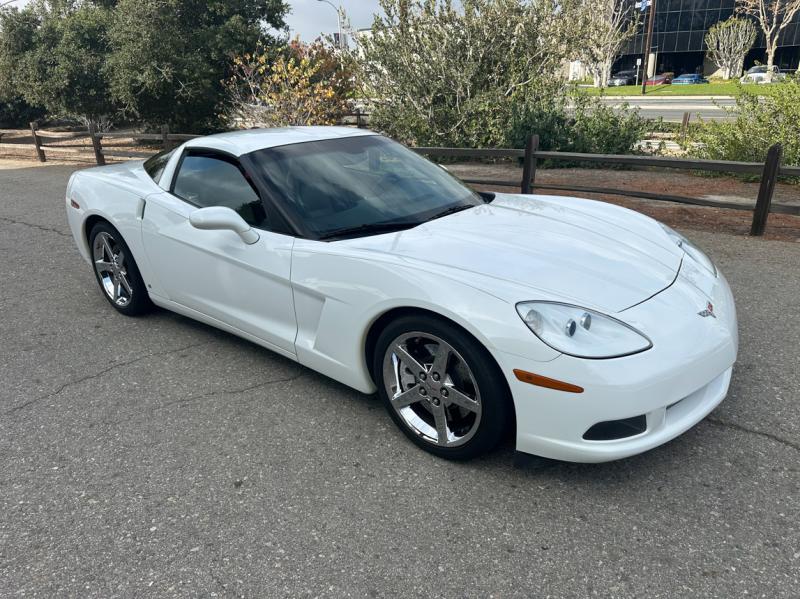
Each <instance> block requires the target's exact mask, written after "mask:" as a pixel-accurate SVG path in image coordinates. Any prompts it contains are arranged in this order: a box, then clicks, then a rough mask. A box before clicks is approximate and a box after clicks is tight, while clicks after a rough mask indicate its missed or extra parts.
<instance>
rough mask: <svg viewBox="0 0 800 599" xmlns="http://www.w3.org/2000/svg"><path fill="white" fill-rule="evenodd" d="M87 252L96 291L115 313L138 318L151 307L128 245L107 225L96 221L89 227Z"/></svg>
mask: <svg viewBox="0 0 800 599" xmlns="http://www.w3.org/2000/svg"><path fill="white" fill-rule="evenodd" d="M89 253H90V255H91V257H92V264H93V266H94V276H95V279H97V283H98V285H100V291H102V292H103V296H105V298H106V300H108V303H110V304H111V305H112V306H113V307H114V309H115V310H116V311H117V312H119V313H120V314H124V315H125V316H138V315H140V314H144V313H146V312H148V311H150V310H151V309H152V308H153V303H152V302H151V301H150V296H149V295H148V294H147V287H146V285H145V284H144V281H143V280H142V275H141V273H140V272H139V267H138V266H137V265H136V261H135V260H134V259H133V254H132V253H131V250H130V248H129V247H128V244H127V243H125V240H124V239H123V238H122V235H120V233H119V231H117V230H116V229H115V228H114V227H112V226H111V224H110V223H108V222H99V223H97V224H96V225H95V226H94V227H92V230H91V231H90V232H89Z"/></svg>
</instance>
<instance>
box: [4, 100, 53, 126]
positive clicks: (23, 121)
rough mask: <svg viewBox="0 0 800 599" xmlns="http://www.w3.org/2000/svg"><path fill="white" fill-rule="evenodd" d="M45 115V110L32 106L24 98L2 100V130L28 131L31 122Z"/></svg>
mask: <svg viewBox="0 0 800 599" xmlns="http://www.w3.org/2000/svg"><path fill="white" fill-rule="evenodd" d="M44 114H45V110H44V109H43V108H39V107H37V106H31V105H30V104H28V103H27V102H26V101H25V100H23V99H22V98H9V99H0V128H3V129H27V128H28V126H29V125H30V123H31V121H35V120H37V119H40V118H42V117H43V116H44Z"/></svg>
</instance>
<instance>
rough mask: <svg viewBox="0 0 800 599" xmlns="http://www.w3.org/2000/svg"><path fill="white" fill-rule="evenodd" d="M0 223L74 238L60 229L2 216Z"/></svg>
mask: <svg viewBox="0 0 800 599" xmlns="http://www.w3.org/2000/svg"><path fill="white" fill-rule="evenodd" d="M0 221H3V222H5V223H9V224H12V225H23V226H25V227H31V228H32V229H39V230H40V231H48V232H50V233H55V234H56V235H61V236H62V237H72V235H71V234H70V233H64V231H60V230H59V229H54V228H53V227H45V226H44V225H37V224H35V223H28V222H25V221H23V220H16V219H13V218H8V217H5V216H0Z"/></svg>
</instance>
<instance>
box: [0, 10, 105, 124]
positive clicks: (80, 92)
mask: <svg viewBox="0 0 800 599" xmlns="http://www.w3.org/2000/svg"><path fill="white" fill-rule="evenodd" d="M109 18H110V14H109V11H108V10H107V9H106V8H104V7H102V6H99V5H97V4H94V3H91V2H82V3H80V4H78V3H76V2H72V1H69V0H59V1H45V0H39V1H38V2H34V3H31V4H29V5H28V6H26V7H24V8H23V9H22V10H15V9H13V10H10V11H9V10H6V11H3V12H2V13H0V70H2V71H3V72H4V73H5V76H4V77H2V78H0V88H2V89H4V90H5V94H4V95H6V96H7V97H11V98H14V97H15V96H16V97H19V96H21V97H22V98H24V100H25V101H26V102H27V103H29V104H31V105H34V106H42V107H44V108H46V109H47V111H48V112H49V113H50V114H51V115H59V116H69V117H78V118H81V119H83V120H84V121H85V122H87V123H95V124H97V123H99V122H100V121H101V120H102V119H104V118H106V117H107V116H108V115H111V114H113V113H114V111H115V105H114V102H113V99H112V98H111V94H110V92H109V85H108V79H107V77H106V74H107V68H106V61H107V57H108V53H109V48H108V43H107V35H106V34H107V30H108V23H109Z"/></svg>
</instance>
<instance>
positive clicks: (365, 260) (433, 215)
mask: <svg viewBox="0 0 800 599" xmlns="http://www.w3.org/2000/svg"><path fill="white" fill-rule="evenodd" d="M66 205H67V215H68V219H69V225H70V227H71V229H72V233H73V235H74V238H75V242H76V243H77V246H78V249H79V250H80V253H81V255H82V256H83V257H84V258H85V259H86V261H87V262H88V263H89V264H90V265H91V267H92V268H93V270H94V273H95V276H96V278H97V281H98V283H99V286H100V289H101V291H102V293H103V294H104V296H105V297H106V299H107V300H108V301H109V303H110V304H111V306H113V308H114V309H116V310H117V311H118V312H120V313H122V314H126V315H138V314H142V313H144V312H146V311H147V310H148V309H150V308H151V306H152V305H153V304H155V305H157V306H160V307H162V308H166V309H168V310H173V311H175V312H178V313H180V314H184V315H186V316H189V317H191V318H195V319H197V320H200V321H202V322H205V323H208V324H211V325H213V326H215V327H219V328H221V329H223V330H226V331H229V332H231V333H233V334H236V335H239V336H241V337H244V338H245V339H249V340H250V341H252V342H253V343H256V344H258V345H261V346H263V347H266V348H269V349H271V350H273V351H275V352H277V353H279V354H281V355H283V356H286V357H288V358H291V359H293V360H296V361H298V362H300V363H301V364H303V365H305V366H307V367H309V368H311V369H313V370H316V371H318V372H321V373H323V374H325V375H327V376H329V377H331V378H333V379H336V380H337V381H340V382H342V383H344V384H346V385H349V386H351V387H353V388H355V389H358V390H359V391H362V392H364V393H374V392H375V391H377V392H378V393H379V395H380V397H381V398H382V400H383V402H384V404H385V405H386V408H387V410H388V412H389V414H390V415H391V417H392V418H393V420H394V421H395V423H396V424H397V425H398V426H399V428H400V429H401V430H402V431H403V432H404V433H405V434H406V435H407V436H408V437H409V438H410V439H411V440H412V441H413V442H415V443H416V444H417V445H419V446H420V447H422V448H423V449H426V450H427V451H430V452H431V453H434V454H436V455H438V456H442V457H447V458H455V459H465V458H471V457H474V456H476V455H479V454H481V453H484V452H486V451H488V450H490V449H491V448H492V447H494V446H495V445H496V444H497V443H498V442H499V441H500V440H501V439H503V438H504V436H506V435H514V437H515V441H516V448H517V449H518V450H520V451H523V452H528V453H532V454H537V455H540V456H546V457H550V458H557V459H561V460H570V461H580V462H602V461H607V460H614V459H618V458H623V457H625V456H630V455H634V454H637V453H640V452H643V451H645V450H648V449H651V448H653V447H656V446H658V445H661V444H662V443H665V442H667V441H669V440H670V439H672V438H674V437H676V436H677V435H679V434H681V433H682V432H684V431H686V430H687V429H689V428H690V427H692V426H693V425H694V424H696V423H697V422H698V421H700V420H701V419H702V418H704V417H705V416H706V415H707V414H708V413H709V412H710V411H711V410H713V409H714V407H715V406H717V404H719V402H720V401H722V399H723V398H724V397H725V395H726V393H727V390H728V385H729V383H730V380H731V371H732V368H733V364H734V362H735V360H736V355H737V344H738V340H737V324H736V312H735V308H734V302H733V298H732V296H731V292H730V289H729V288H728V284H727V282H726V281H725V278H724V277H723V276H722V274H721V273H720V272H719V271H718V270H717V269H716V268H715V266H714V265H713V264H712V262H711V261H710V260H709V259H708V257H706V255H705V254H704V253H703V252H702V251H700V250H699V249H698V248H697V247H696V246H694V245H693V244H692V243H690V242H689V241H687V240H686V239H685V238H684V237H682V236H681V235H679V234H678V233H676V232H674V231H672V230H671V229H669V228H667V227H665V226H663V225H661V224H659V223H658V222H656V221H655V220H653V219H651V218H648V217H646V216H643V215H641V214H638V213H636V212H632V211H630V210H626V209H624V208H620V207H618V206H614V205H610V204H606V203H601V202H595V201H589V200H581V199H577V198H567V197H548V196H538V195H529V196H524V195H515V194H500V193H496V194H495V193H477V192H475V191H473V190H471V189H470V188H468V187H467V186H465V185H464V184H462V183H461V182H460V181H458V180H457V179H456V178H454V177H453V176H452V175H450V174H449V173H447V172H446V171H445V170H443V169H441V168H439V167H438V166H436V165H435V164H433V163H431V162H429V161H427V160H425V159H424V158H422V157H420V156H418V155H417V154H415V153H414V152H412V151H410V150H408V149H406V148H405V147H403V146H402V145H400V144H397V143H395V142H393V141H391V140H389V139H387V138H385V137H382V136H380V135H377V134H374V133H372V132H369V131H365V130H359V129H347V128H336V127H309V128H287V129H273V130H250V131H240V132H234V133H224V134H220V135H213V136H209V137H204V138H198V139H194V140H192V141H190V142H188V143H186V144H184V145H182V146H180V147H178V148H176V149H175V150H173V151H171V152H168V153H164V154H160V155H157V156H155V157H153V158H151V159H149V160H147V161H145V162H128V163H125V164H119V165H113V166H105V167H99V168H92V169H88V170H84V171H80V172H78V173H76V174H75V175H73V177H72V178H71V180H70V182H69V187H68V189H67V194H66ZM99 316H101V315H99ZM101 317H102V316H101ZM320 409H324V407H323V406H320ZM350 426H351V428H352V429H358V428H359V427H360V426H361V425H360V424H359V423H355V422H354V423H351V425H350ZM309 434H314V433H313V431H309Z"/></svg>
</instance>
